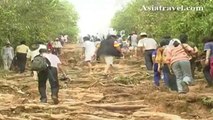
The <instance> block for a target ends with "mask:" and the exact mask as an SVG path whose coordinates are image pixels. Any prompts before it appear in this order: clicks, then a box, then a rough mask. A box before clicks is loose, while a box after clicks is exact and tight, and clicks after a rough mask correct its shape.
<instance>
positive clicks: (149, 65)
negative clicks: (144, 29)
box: [144, 49, 155, 70]
mask: <svg viewBox="0 0 213 120" xmlns="http://www.w3.org/2000/svg"><path fill="white" fill-rule="evenodd" d="M153 51H155V50H154V49H152V50H145V52H144V57H145V64H146V68H147V70H152V67H153V61H152V53H153Z"/></svg>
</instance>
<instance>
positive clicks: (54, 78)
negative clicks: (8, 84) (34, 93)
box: [1, 35, 68, 104]
mask: <svg viewBox="0 0 213 120" xmlns="http://www.w3.org/2000/svg"><path fill="white" fill-rule="evenodd" d="M67 42H68V36H64V35H61V36H60V37H58V38H56V39H55V40H54V41H49V42H48V43H43V42H40V41H37V42H36V43H33V44H32V45H29V46H28V45H27V44H26V41H21V42H20V44H19V45H17V46H16V48H15V49H14V48H13V47H12V45H11V43H10V42H9V41H7V42H6V44H5V46H4V47H3V48H2V50H1V55H2V58H3V64H4V69H5V70H6V71H8V70H14V71H16V72H17V73H19V74H22V73H24V72H26V70H25V68H27V67H28V66H27V64H26V63H27V62H28V59H29V63H30V64H29V67H28V68H31V72H32V73H31V74H32V76H33V78H34V79H35V80H38V91H39V93H40V101H41V102H42V103H47V95H46V82H47V80H48V79H49V83H50V86H51V98H52V100H53V103H54V104H58V103H59V100H58V92H59V82H58V72H59V71H60V72H61V73H62V74H63V75H64V76H66V74H65V72H64V70H63V68H62V67H61V61H60V59H59V58H60V55H61V48H62V47H63V46H64V44H65V43H67ZM37 58H38V59H37ZM40 58H42V59H40ZM41 60H43V61H41ZM42 63H44V65H45V66H46V67H44V69H38V70H37V69H36V70H35V69H32V66H36V68H39V67H40V66H41V65H42ZM33 64H35V65H33Z"/></svg>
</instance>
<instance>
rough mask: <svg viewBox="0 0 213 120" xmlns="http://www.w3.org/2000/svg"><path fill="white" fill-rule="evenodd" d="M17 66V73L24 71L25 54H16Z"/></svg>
mask: <svg viewBox="0 0 213 120" xmlns="http://www.w3.org/2000/svg"><path fill="white" fill-rule="evenodd" d="M16 56H17V65H18V68H19V72H20V73H23V72H24V71H25V66H26V62H27V54H26V53H17V55H16Z"/></svg>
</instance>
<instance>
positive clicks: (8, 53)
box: [1, 41, 14, 70]
mask: <svg viewBox="0 0 213 120" xmlns="http://www.w3.org/2000/svg"><path fill="white" fill-rule="evenodd" d="M1 56H2V59H3V63H4V70H9V68H10V66H11V64H12V60H13V58H14V49H13V47H12V46H11V44H10V41H7V42H6V45H5V46H4V47H3V48H2V50H1Z"/></svg>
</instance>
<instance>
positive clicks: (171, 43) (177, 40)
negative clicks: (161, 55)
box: [169, 38, 181, 46]
mask: <svg viewBox="0 0 213 120" xmlns="http://www.w3.org/2000/svg"><path fill="white" fill-rule="evenodd" d="M175 41H176V42H178V43H181V41H180V40H179V39H177V38H174V39H172V40H170V42H169V46H171V45H173V44H174V42H175Z"/></svg>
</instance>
